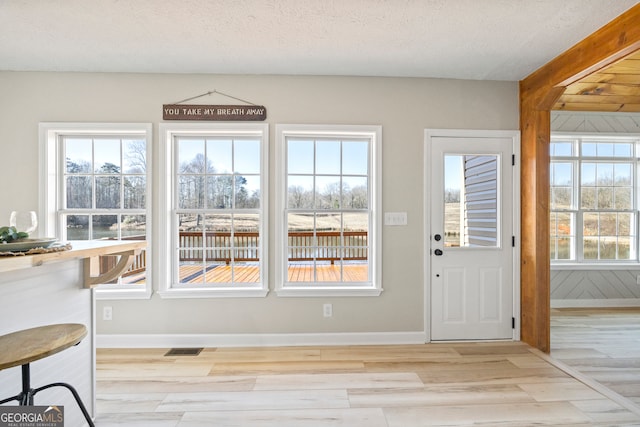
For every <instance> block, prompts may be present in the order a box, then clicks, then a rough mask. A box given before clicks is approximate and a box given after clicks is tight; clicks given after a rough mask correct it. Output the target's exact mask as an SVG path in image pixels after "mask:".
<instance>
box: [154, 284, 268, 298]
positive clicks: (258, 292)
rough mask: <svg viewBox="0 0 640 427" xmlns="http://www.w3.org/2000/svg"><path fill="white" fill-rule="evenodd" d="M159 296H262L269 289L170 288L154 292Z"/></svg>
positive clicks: (265, 294)
mask: <svg viewBox="0 0 640 427" xmlns="http://www.w3.org/2000/svg"><path fill="white" fill-rule="evenodd" d="M156 293H157V294H158V295H160V297H161V298H166V299H171V298H174V299H178V298H241V297H248V298H264V297H266V296H267V294H268V293H269V289H266V287H265V288H254V289H249V288H243V289H231V288H203V289H194V288H170V289H166V290H162V291H158V292H156Z"/></svg>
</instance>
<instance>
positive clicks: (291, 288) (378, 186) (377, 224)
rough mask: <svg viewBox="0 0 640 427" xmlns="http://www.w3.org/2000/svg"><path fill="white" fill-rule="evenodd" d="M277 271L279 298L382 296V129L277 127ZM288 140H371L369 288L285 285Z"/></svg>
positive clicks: (362, 126)
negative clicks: (286, 145)
mask: <svg viewBox="0 0 640 427" xmlns="http://www.w3.org/2000/svg"><path fill="white" fill-rule="evenodd" d="M275 134H276V147H277V148H276V156H275V157H276V164H275V170H276V187H275V188H276V195H275V198H276V203H275V206H276V212H277V214H276V221H275V222H276V224H275V231H276V237H275V242H276V243H275V245H276V257H275V260H276V261H275V263H276V271H275V279H276V284H275V291H276V295H278V296H280V297H298V296H299V297H325V296H362V297H367V296H379V295H380V294H381V292H382V290H383V289H382V219H383V214H382V126H379V125H306V124H298V125H291V124H277V125H276V132H275ZM288 136H338V137H343V136H361V137H367V138H370V140H371V149H370V153H371V163H370V170H369V183H370V196H369V197H370V202H371V207H370V210H371V224H370V230H371V232H370V236H369V244H370V247H371V250H370V252H371V254H372V255H371V260H369V261H370V264H369V266H370V268H372V270H371V285H370V286H366V287H365V286H361V287H358V286H348V283H347V284H346V285H347V286H339V287H338V286H326V285H325V286H322V284H320V285H316V284H314V283H305V285H306V286H304V287H302V286H296V284H293V283H288V284H285V281H286V278H287V263H286V262H285V260H286V259H287V254H286V239H285V237H284V236H285V235H286V225H285V224H286V218H285V217H284V215H285V203H286V195H287V189H286V188H285V182H286V177H285V174H286V170H287V169H286V164H287V160H286V150H285V138H286V137H288Z"/></svg>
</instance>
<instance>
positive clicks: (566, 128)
mask: <svg viewBox="0 0 640 427" xmlns="http://www.w3.org/2000/svg"><path fill="white" fill-rule="evenodd" d="M551 131H552V132H554V131H555V132H590V133H591V132H593V133H621V134H622V133H624V134H638V136H640V114H631V113H575V112H559V111H554V112H552V114H551ZM638 275H640V265H638V266H637V267H635V266H627V268H623V267H607V268H598V267H597V266H590V267H589V268H588V269H584V268H578V269H572V268H571V267H570V266H561V267H556V266H553V265H552V266H551V305H552V306H554V307H567V306H575V307H580V306H592V307H593V306H609V307H610V306H627V305H638V306H640V284H638V279H637V276H638Z"/></svg>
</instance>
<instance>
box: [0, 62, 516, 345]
mask: <svg viewBox="0 0 640 427" xmlns="http://www.w3.org/2000/svg"><path fill="white" fill-rule="evenodd" d="M214 89H216V90H219V91H221V92H224V93H228V94H231V95H233V96H236V97H238V98H242V99H246V100H248V101H251V102H253V103H255V104H261V105H264V106H266V108H267V122H268V123H269V124H270V132H271V136H270V138H271V146H272V147H273V146H274V142H275V140H274V136H273V131H274V129H275V124H277V123H326V124H373V125H382V129H383V137H382V143H383V147H382V153H383V155H382V157H383V160H382V162H383V164H382V174H383V176H382V180H383V185H382V204H383V211H405V212H407V214H408V225H407V226H406V227H384V228H383V237H382V238H383V240H382V242H383V251H382V258H383V259H382V263H383V264H382V270H383V274H382V277H383V288H384V292H383V294H382V295H381V296H380V297H362V298H356V297H352V298H319V299H318V298H282V297H276V296H275V295H273V294H269V296H268V297H267V298H259V299H181V300H163V299H160V298H159V297H158V296H157V295H154V296H153V297H152V299H151V300H130V301H107V302H105V301H99V303H98V308H97V312H98V313H101V312H102V307H103V306H104V305H110V306H112V307H113V317H114V319H113V321H110V322H103V321H101V320H100V319H98V323H97V328H98V333H99V334H103V335H104V336H106V335H112V334H115V335H119V334H133V335H130V337H135V338H136V339H138V338H139V335H140V334H173V337H174V338H176V337H179V336H185V334H196V335H198V334H200V335H202V336H207V335H217V334H236V335H237V334H249V335H251V336H253V337H254V338H255V337H256V336H260V334H262V335H263V336H265V337H267V336H269V335H268V334H302V335H306V334H321V333H329V334H331V335H335V334H336V333H356V334H362V333H365V334H366V333H379V334H382V335H377V336H379V337H380V336H386V337H387V338H388V339H391V338H390V337H392V336H394V334H396V333H398V337H404V338H401V339H404V340H407V339H409V338H408V337H409V336H410V337H413V338H415V337H416V336H421V335H420V333H421V332H423V329H424V307H423V301H424V298H423V289H424V283H423V280H424V278H423V267H422V266H423V256H424V254H423V238H424V236H423V234H424V230H423V227H422V224H423V223H424V221H423V218H422V216H423V209H422V207H423V197H424V196H423V191H424V189H423V185H422V183H423V170H422V169H423V168H422V164H423V145H424V141H423V132H424V129H425V128H455V129H464V128H466V129H507V130H512V129H517V128H518V124H519V123H518V85H517V83H516V82H481V81H462V80H436V79H411V78H349V77H308V76H305V77H299V76H289V77H286V76H219V75H156V74H84V73H22V72H0V94H2V96H0V147H1V148H2V149H1V151H0V153H2V155H1V157H0V158H1V159H2V167H1V168H0V182H2V183H3V184H2V202H0V218H7V219H8V216H9V212H10V211H11V210H13V209H21V210H26V209H36V208H37V194H38V188H37V182H38V181H37V177H38V171H37V156H38V123H39V122H64V121H70V122H82V121H86V122H152V123H153V125H154V145H156V146H157V144H158V135H157V129H158V123H159V122H161V121H162V114H161V113H162V111H161V107H162V104H166V103H173V102H175V101H179V100H181V99H184V98H187V97H190V96H195V95H198V94H201V93H205V92H207V91H210V90H214ZM230 101H231V100H228V99H226V98H224V97H220V96H219V95H214V96H211V97H205V98H201V99H199V100H197V101H195V102H198V103H209V104H230V103H233V102H230ZM157 152H158V150H155V151H154V162H157ZM274 154H275V153H274V151H273V150H271V152H270V165H271V167H273V165H274V164H275V162H274ZM157 172H158V168H156V169H154V173H155V174H156V175H155V176H154V177H153V185H157V183H158V182H159V180H158V176H157ZM270 177H271V178H272V181H271V182H272V183H271V186H270V194H271V195H272V196H273V195H274V187H273V178H274V174H273V171H272V173H271V175H270ZM273 206H274V205H273V201H272V203H271V208H273ZM157 208H158V207H157V206H154V211H156V212H157V211H158V209H157ZM274 218H275V215H274V214H273V212H271V213H270V221H271V223H270V224H269V234H270V235H273V233H274V223H273V219H274ZM1 222H3V221H0V223H1ZM154 232H156V233H157V230H154ZM269 249H270V252H271V253H274V252H273V251H274V248H273V242H271V243H270V247H269ZM155 253H158V252H157V251H156V252H155ZM159 262H161V261H160V260H157V259H156V260H154V265H155V266H157V265H159ZM269 271H270V281H271V283H270V288H271V289H274V283H273V279H274V278H273V272H274V271H275V269H274V268H270V269H269ZM156 287H157V284H156ZM0 292H1V290H0ZM327 302H330V303H333V311H334V315H333V317H332V318H329V319H327V318H323V316H322V304H323V303H327ZM385 333H386V334H387V335H384V334H385ZM403 334H409V335H403ZM416 334H417V335H416ZM331 335H330V336H331ZM196 341H197V339H196ZM221 344H224V343H221Z"/></svg>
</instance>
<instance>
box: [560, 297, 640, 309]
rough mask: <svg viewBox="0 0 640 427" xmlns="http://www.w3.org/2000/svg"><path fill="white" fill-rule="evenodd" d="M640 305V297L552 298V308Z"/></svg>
mask: <svg viewBox="0 0 640 427" xmlns="http://www.w3.org/2000/svg"><path fill="white" fill-rule="evenodd" d="M599 307H603V308H609V307H640V298H610V299H552V300H551V308H599Z"/></svg>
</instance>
